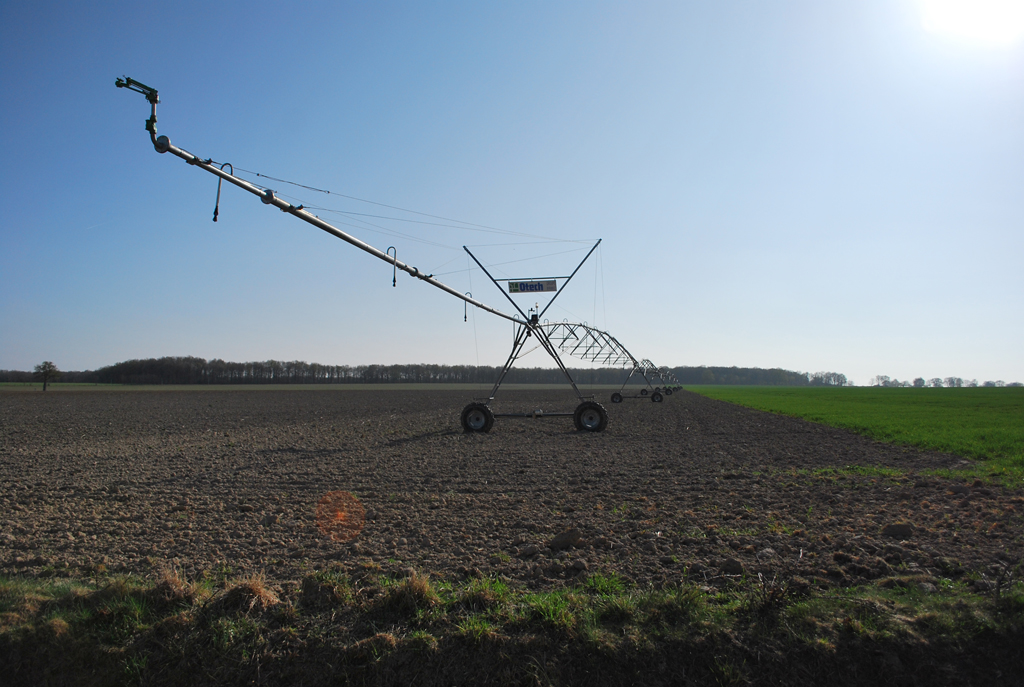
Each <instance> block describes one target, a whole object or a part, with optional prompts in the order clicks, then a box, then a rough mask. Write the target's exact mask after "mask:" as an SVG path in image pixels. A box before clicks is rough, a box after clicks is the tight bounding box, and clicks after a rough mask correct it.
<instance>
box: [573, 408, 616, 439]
mask: <svg viewBox="0 0 1024 687" xmlns="http://www.w3.org/2000/svg"><path fill="white" fill-rule="evenodd" d="M572 421H573V423H574V424H575V425H576V429H578V430H579V431H581V432H603V431H604V430H605V427H607V426H608V411H606V410H605V409H604V406H603V405H601V404H600V403H594V402H593V401H584V402H583V403H581V404H579V405H578V406H576V412H574V413H573V414H572Z"/></svg>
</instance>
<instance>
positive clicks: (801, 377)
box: [0, 356, 848, 386]
mask: <svg viewBox="0 0 1024 687" xmlns="http://www.w3.org/2000/svg"><path fill="white" fill-rule="evenodd" d="M570 371H571V372H572V375H573V378H574V379H575V380H576V381H577V382H578V383H580V384H621V383H622V382H623V381H625V379H626V375H628V374H629V370H628V369H622V368H597V369H590V368H583V369H571V370H570ZM500 372H501V368H500V367H494V366H489V365H426V364H407V365H321V364H319V363H307V362H304V361H298V360H296V361H290V362H285V361H278V360H266V361H262V362H247V363H233V362H227V361H224V360H220V359H213V360H204V359H203V358H197V357H194V356H185V357H164V358H147V359H143V360H126V361H124V362H120V363H116V364H114V365H108V366H106V367H101V368H99V369H98V370H85V371H78V372H75V371H71V372H65V371H61V372H60V379H61V381H62V382H65V383H79V384H387V383H406V384H408V383H435V384H436V383H461V384H480V383H482V384H490V383H493V382H494V380H495V379H496V378H497V376H498V374H499V373H500ZM671 372H672V374H673V375H675V377H676V379H678V380H679V383H680V384H729V385H752V386H846V385H847V384H848V382H847V379H846V375H844V374H841V373H838V372H815V373H806V372H794V371H792V370H783V369H779V368H773V369H762V368H757V367H706V366H700V367H674V368H671ZM35 378H36V375H35V374H34V373H32V372H21V371H17V370H0V382H22V383H25V382H32V381H33V380H34V379H35ZM634 378H635V379H634V380H632V381H636V375H634ZM564 380H565V377H564V376H563V375H562V373H561V371H559V370H558V369H557V368H541V367H532V368H512V369H511V370H510V371H509V373H508V375H507V376H506V377H505V382H506V383H510V384H557V383H561V382H563V381H564ZM651 381H652V382H653V383H654V384H655V385H665V384H666V383H667V380H659V379H652V380H651Z"/></svg>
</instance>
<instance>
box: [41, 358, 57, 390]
mask: <svg viewBox="0 0 1024 687" xmlns="http://www.w3.org/2000/svg"><path fill="white" fill-rule="evenodd" d="M35 373H36V378H37V379H41V380H43V391H46V385H47V384H48V383H49V382H50V380H51V379H57V378H58V377H60V370H58V369H57V366H56V365H54V364H53V363H51V362H50V361H49V360H44V361H43V362H41V363H39V364H38V365H36V368H35Z"/></svg>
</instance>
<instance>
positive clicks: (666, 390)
mask: <svg viewBox="0 0 1024 687" xmlns="http://www.w3.org/2000/svg"><path fill="white" fill-rule="evenodd" d="M665 395H666V396H671V395H672V389H670V388H668V387H665Z"/></svg>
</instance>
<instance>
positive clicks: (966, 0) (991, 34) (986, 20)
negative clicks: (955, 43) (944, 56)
mask: <svg viewBox="0 0 1024 687" xmlns="http://www.w3.org/2000/svg"><path fill="white" fill-rule="evenodd" d="M918 5H919V6H920V8H921V14H922V18H923V21H924V28H925V29H926V30H928V31H931V32H932V33H940V34H946V35H950V36H954V37H956V38H960V39H963V40H967V41H970V42H972V43H982V44H986V45H1010V44H1012V43H1016V42H1017V41H1019V40H1021V39H1022V38H1024V0H918Z"/></svg>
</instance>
